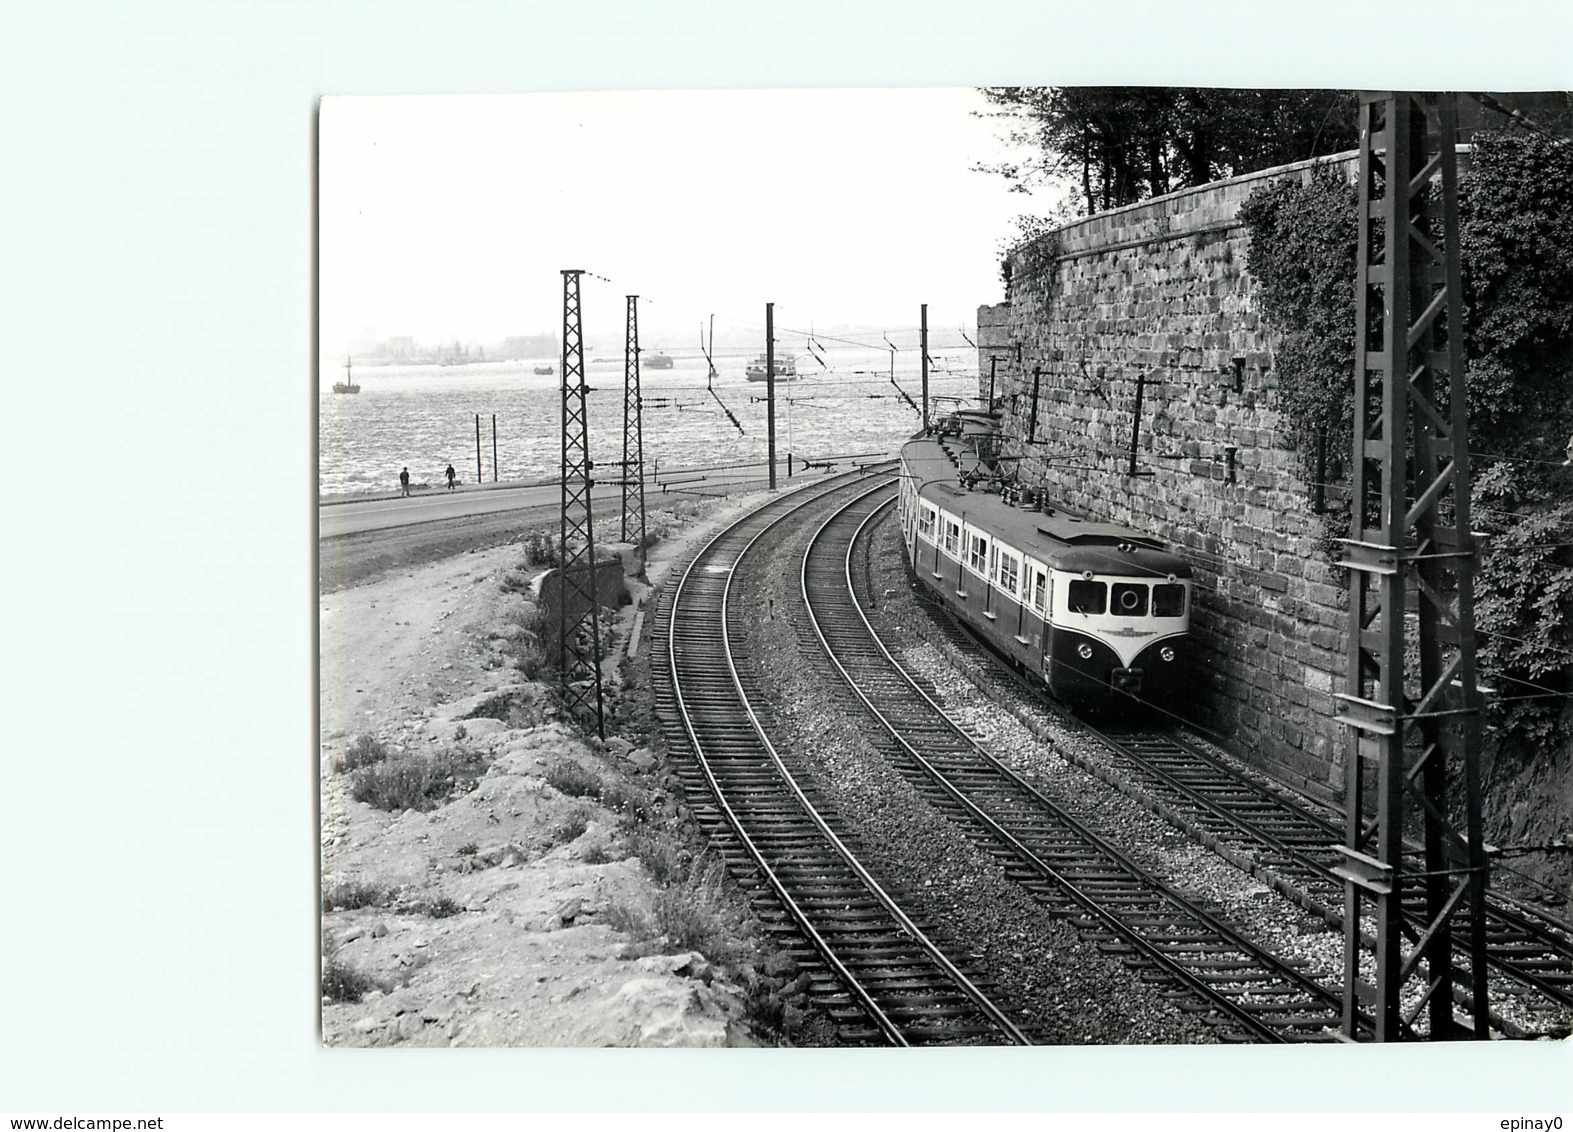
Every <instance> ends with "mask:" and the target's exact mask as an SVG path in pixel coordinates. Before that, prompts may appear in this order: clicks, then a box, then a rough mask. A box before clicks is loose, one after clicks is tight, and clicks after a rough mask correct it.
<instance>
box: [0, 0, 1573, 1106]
mask: <svg viewBox="0 0 1573 1132" xmlns="http://www.w3.org/2000/svg"><path fill="white" fill-rule="evenodd" d="M1569 12H1570V9H1569V8H1568V7H1567V6H1565V5H1550V4H1532V3H1511V4H1494V5H1484V4H1471V5H1467V6H1466V5H1453V4H1449V5H1441V6H1439V5H1436V4H1420V3H1401V2H1394V0H1388V2H1385V3H1381V4H1375V3H1369V4H1368V3H1347V2H1345V3H1321V4H1317V5H1315V6H1311V5H1304V6H1295V7H1293V8H1291V7H1289V6H1286V5H1255V4H1246V3H1239V4H1201V3H1189V4H1178V3H1173V2H1165V3H1113V2H1106V3H1102V4H1098V5H1077V6H1075V7H1071V6H1068V5H1067V6H1060V5H1047V4H1027V3H1020V4H1016V3H1002V2H998V0H996V2H992V3H990V2H986V0H985V2H981V3H968V4H960V3H955V2H953V0H902V2H900V3H897V2H894V0H879V2H867V3H854V2H850V0H837V2H834V3H828V2H817V3H815V2H810V3H797V4H792V5H785V4H782V5H776V4H771V5H751V4H742V3H733V4H726V5H722V4H719V3H713V4H711V3H698V2H690V3H682V4H678V3H673V4H665V5H655V4H639V3H635V2H633V0H627V2H626V3H623V4H612V3H605V2H602V3H582V4H577V5H568V4H561V5H544V4H523V3H520V4H512V5H505V4H495V3H484V4H483V3H478V2H461V3H449V4H444V5H441V6H439V5H435V4H415V3H408V2H404V3H399V2H393V3H373V2H354V0H347V2H344V3H337V4H333V3H322V2H320V0H310V2H308V0H286V2H281V3H276V4H271V5H266V6H263V5H256V6H242V5H238V4H223V5H220V4H197V3H177V2H163V3H158V2H149V3H141V4H113V3H91V2H87V3H80V4H57V5H41V4H40V5H32V6H28V7H25V8H24V7H22V6H20V5H11V6H8V7H7V8H6V9H5V10H4V15H3V16H0V44H3V46H0V92H3V94H4V98H5V101H4V107H5V109H4V110H3V111H0V153H3V154H4V156H5V173H4V176H3V177H0V216H3V217H4V228H3V229H0V300H3V302H0V310H3V311H4V312H5V323H4V326H5V336H6V342H7V345H8V347H9V348H8V349H7V351H6V353H5V355H4V357H5V370H6V378H7V381H6V384H5V389H6V393H7V396H6V420H7V423H8V426H9V427H8V430H7V434H8V437H9V439H10V440H11V442H12V443H11V446H10V447H9V448H8V450H7V452H6V454H5V455H6V465H7V466H6V467H5V469H4V474H6V475H7V476H8V477H9V478H10V480H11V483H12V487H11V490H10V491H9V492H8V493H7V495H6V504H7V510H8V512H9V516H10V517H11V521H10V522H9V523H8V527H9V533H10V535H11V538H10V540H9V542H10V547H11V549H10V551H9V552H8V553H7V555H6V556H5V566H4V571H5V576H4V586H5V588H4V592H5V595H6V601H5V624H6V633H5V638H6V646H5V649H4V656H5V661H4V663H5V687H6V689H7V691H8V693H9V694H8V696H7V701H6V702H7V705H8V707H9V711H8V712H7V720H6V723H7V726H6V728H5V741H4V745H5V748H6V757H5V762H4V766H5V769H6V774H5V777H4V780H3V782H0V807H3V810H0V813H3V821H0V853H3V860H4V862H5V878H6V879H5V883H4V890H3V901H4V904H3V906H4V909H5V911H4V923H3V926H0V971H3V972H4V973H5V987H6V989H5V991H4V994H3V996H0V1002H3V1006H0V1010H3V1016H4V1025H3V1027H0V1029H3V1036H0V1105H3V1106H6V1107H8V1108H10V1110H11V1111H13V1112H15V1111H18V1110H22V1111H34V1112H38V1113H40V1114H42V1113H44V1112H50V1113H61V1112H67V1113H88V1112H113V1111H117V1110H118V1111H121V1112H128V1111H138V1110H140V1111H143V1112H157V1111H164V1112H178V1111H190V1110H197V1111H201V1110H215V1109H217V1110H225V1109H233V1110H269V1109H306V1110H321V1109H338V1108H343V1109H356V1110H366V1109H380V1108H390V1109H434V1110H449V1109H485V1110H512V1109H519V1108H548V1109H549V1108H597V1107H599V1108H650V1107H655V1108H679V1107H700V1108H713V1107H728V1106H730V1107H762V1108H827V1107H829V1108H848V1107H852V1108H873V1107H884V1108H890V1107H895V1108H930V1109H932V1108H973V1109H1023V1108H1048V1109H1069V1110H1087V1109H1093V1110H1096V1109H1118V1110H1132V1109H1137V1110H1139V1109H1158V1110H1175V1109H1232V1110H1260V1109H1275V1108H1281V1109H1296V1110H1298V1109H1334V1110H1336V1109H1357V1110H1384V1109H1400V1110H1402V1109H1445V1110H1452V1111H1457V1110H1460V1109H1463V1110H1468V1109H1485V1110H1494V1111H1495V1112H1497V1113H1499V1114H1502V1115H1507V1114H1515V1115H1529V1114H1540V1113H1544V1112H1547V1111H1557V1110H1561V1111H1566V1110H1568V1109H1569V1108H1570V1107H1573V1104H1570V1101H1573V1093H1570V1086H1569V1084H1568V1081H1569V1080H1570V1078H1573V1060H1570V1057H1569V1051H1568V1050H1567V1049H1565V1048H1556V1047H1552V1046H1549V1045H1539V1046H1523V1045H1512V1046H1510V1045H1498V1046H1495V1047H1492V1048H1487V1049H1481V1048H1475V1047H1471V1048H1467V1049H1446V1050H1443V1049H1436V1048H1424V1049H1402V1050H1398V1049H1391V1050H1370V1049H1362V1050H1341V1049H1325V1050H1314V1051H1307V1050H1287V1051H1285V1050H1275V1049H1265V1048H1253V1049H1246V1050H1238V1051H1220V1050H1218V1049H1215V1048H1207V1049H1106V1048H1104V1049H1079V1048H1078V1049H1048V1050H1028V1051H959V1050H958V1051H931V1052H924V1053H905V1054H901V1053H895V1052H888V1053H866V1054H853V1053H845V1052H836V1053H824V1052H794V1053H781V1052H773V1051H765V1052H760V1053H754V1054H749V1053H741V1054H740V1053H725V1054H701V1053H683V1052H669V1053H656V1052H629V1051H616V1052H614V1051H597V1052H565V1051H494V1052H477V1051H464V1052H446V1051H398V1052H387V1051H335V1052H331V1053H330V1052H326V1051H323V1050H321V1049H320V1048H319V1047H318V1043H317V1038H316V1032H315V1023H314V1020H315V1013H316V1008H315V1005H314V985H313V984H314V978H315V974H314V960H313V952H314V946H315V933H316V919H317V917H316V902H315V896H314V893H313V891H312V873H311V869H312V860H313V856H314V853H315V847H316V843H317V835H316V829H315V825H314V818H313V813H312V809H311V799H312V794H313V790H314V787H315V781H316V780H315V775H314V774H313V771H312V766H311V761H312V757H313V751H314V742H315V734H314V725H313V718H312V704H313V699H314V689H313V683H312V681H313V658H314V656H315V644H314V639H313V636H312V634H313V607H314V584H313V578H314V576H315V575H314V570H313V569H312V566H311V555H312V553H313V542H312V532H311V522H312V515H313V503H314V483H315V476H314V468H313V453H312V443H313V433H312V423H311V416H310V413H311V409H312V404H313V397H312V392H311V386H310V384H309V381H310V366H311V363H312V357H313V348H312V345H313V344H312V337H311V332H312V317H313V310H314V294H313V271H312V260H311V250H312V246H313V244H312V219H313V214H312V189H313V184H314V176H313V164H312V161H313V128H314V113H315V107H316V103H317V99H318V98H319V97H320V96H323V95H327V94H331V93H346V94H370V93H452V92H465V91H485V92H504V91H526V90H557V91H582V90H594V89H598V88H621V89H647V88H695V87H698V88H716V87H748V88H770V87H810V88H825V87H834V86H844V85H857V86H874V87H880V86H884V87H892V86H965V85H972V84H977V83H982V82H990V83H1006V82H1020V83H1077V82H1084V83H1085V82H1100V83H1110V82H1142V83H1152V84H1168V83H1209V84H1217V85H1272V84H1279V85H1304V86H1311V85H1326V86H1361V85H1366V86H1384V87H1386V86H1392V87H1438V86H1447V87H1460V88H1466V89H1507V88H1514V87H1519V88H1557V87H1567V86H1570V85H1573V83H1570V81H1569V80H1570V78H1573V75H1570V64H1569V61H1568V58H1569V57H1568V50H1567V45H1568V43H1569V42H1570V41H1573V36H1570V32H1573V17H1570V14H1569ZM1382 45H1394V48H1393V50H1394V51H1395V53H1396V55H1397V57H1396V58H1392V57H1389V56H1388V55H1386V54H1384V53H1382V51H1381V47H1382ZM563 266H582V267H586V268H590V269H595V266H596V265H594V264H589V263H585V264H568V265H563ZM995 297H996V294H995V293H994V292H990V293H988V294H980V295H979V296H978V297H977V301H988V300H992V299H994V298H995ZM532 329H533V328H525V329H523V330H521V331H519V332H521V333H527V332H530V331H531V330H532ZM788 1075H790V1077H789V1076H788ZM1393 1082H1397V1084H1396V1085H1395V1084H1393ZM1481 1127H1483V1128H1484V1127H1495V1122H1494V1121H1491V1122H1486V1121H1484V1120H1482V1123H1481Z"/></svg>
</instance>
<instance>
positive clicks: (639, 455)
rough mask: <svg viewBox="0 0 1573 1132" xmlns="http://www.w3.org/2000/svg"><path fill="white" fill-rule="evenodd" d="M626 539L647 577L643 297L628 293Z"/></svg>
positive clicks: (624, 487)
mask: <svg viewBox="0 0 1573 1132" xmlns="http://www.w3.org/2000/svg"><path fill="white" fill-rule="evenodd" d="M622 485H623V541H624V542H632V543H634V545H636V546H637V547H638V548H639V574H640V576H641V577H643V576H644V565H645V562H644V556H645V510H644V400H643V398H642V397H641V396H640V392H639V296H638V295H629V296H628V336H627V339H626V343H625V345H624V348H623V481H622Z"/></svg>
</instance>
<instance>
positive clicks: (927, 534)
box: [918, 503, 938, 539]
mask: <svg viewBox="0 0 1573 1132" xmlns="http://www.w3.org/2000/svg"><path fill="white" fill-rule="evenodd" d="M937 514H938V513H937V512H936V511H935V510H934V508H932V507H930V506H929V505H928V504H927V503H919V504H918V534H920V535H922V536H923V537H924V538H926V539H932V538H933V537H934V520H935V518H936V516H937Z"/></svg>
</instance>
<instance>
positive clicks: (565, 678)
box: [557, 270, 606, 738]
mask: <svg viewBox="0 0 1573 1132" xmlns="http://www.w3.org/2000/svg"><path fill="white" fill-rule="evenodd" d="M582 274H583V272H582V271H578V270H566V271H564V272H563V273H562V275H563V367H562V371H563V389H562V392H563V464H562V476H563V496H562V498H563V506H562V531H561V536H560V540H559V543H558V548H559V550H560V551H561V558H562V564H561V573H560V578H561V582H562V589H561V592H560V593H559V596H558V607H557V630H558V639H559V641H561V643H562V659H561V662H560V665H559V675H560V677H561V681H562V701H563V708H564V710H565V711H567V712H568V714H569V715H570V716H571V717H574V718H580V717H582V715H584V714H587V713H588V712H589V711H591V710H593V711H594V712H595V730H596V733H597V734H598V735H601V736H602V737H603V738H604V737H605V735H606V721H605V713H604V709H603V706H602V699H601V625H600V611H599V606H598V605H597V603H596V599H595V597H596V594H595V590H596V586H595V531H594V528H593V526H592V521H591V509H590V488H591V486H592V485H593V483H594V481H593V480H592V478H591V475H590V473H591V471H592V469H593V467H594V465H593V464H592V463H591V461H590V418H589V415H588V413H587V411H586V405H585V401H586V395H587V394H588V393H589V392H590V387H589V385H587V384H586V383H585V379H584V337H583V331H582V326H581V319H580V309H579V276H580V275H582Z"/></svg>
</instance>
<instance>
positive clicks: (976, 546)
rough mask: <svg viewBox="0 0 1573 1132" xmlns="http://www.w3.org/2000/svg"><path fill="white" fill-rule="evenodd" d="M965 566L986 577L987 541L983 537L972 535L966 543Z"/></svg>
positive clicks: (987, 564) (987, 562)
mask: <svg viewBox="0 0 1573 1132" xmlns="http://www.w3.org/2000/svg"><path fill="white" fill-rule="evenodd" d="M967 547H968V549H967V565H969V566H971V567H972V568H973V569H974V570H976V571H977V572H978V573H980V574H983V575H984V576H985V577H986V576H987V571H988V566H989V540H988V539H987V538H986V537H985V536H983V535H973V536H972V537H971V538H970V539H969V540H968V543H967Z"/></svg>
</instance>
